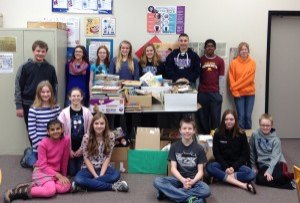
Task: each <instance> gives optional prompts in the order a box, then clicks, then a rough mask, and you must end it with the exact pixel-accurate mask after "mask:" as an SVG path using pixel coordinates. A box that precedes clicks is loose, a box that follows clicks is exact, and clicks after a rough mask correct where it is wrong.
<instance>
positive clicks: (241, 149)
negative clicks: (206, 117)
mask: <svg viewBox="0 0 300 203" xmlns="http://www.w3.org/2000/svg"><path fill="white" fill-rule="evenodd" d="M213 154H214V157H215V159H216V161H215V162H212V163H209V164H207V166H206V170H207V172H208V173H209V175H211V176H213V177H214V178H217V179H218V180H221V181H224V182H227V183H230V184H232V185H235V186H237V187H240V188H242V189H245V190H248V191H249V192H251V193H253V194H256V190H255V188H254V185H253V184H252V183H251V181H252V180H253V179H254V178H255V173H254V172H253V171H252V170H251V168H249V167H247V166H246V163H247V161H248V160H249V156H250V149H249V145H248V141H247V137H246V134H245V132H244V131H243V130H241V129H240V128H239V126H238V121H237V114H236V112H235V111H233V110H230V109H228V110H226V111H225V112H224V114H223V116H222V121H221V125H220V127H219V128H218V129H217V130H216V132H215V134H214V137H213Z"/></svg>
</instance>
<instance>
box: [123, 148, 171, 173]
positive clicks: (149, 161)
mask: <svg viewBox="0 0 300 203" xmlns="http://www.w3.org/2000/svg"><path fill="white" fill-rule="evenodd" d="M167 158H168V152H167V151H158V150H129V151H128V173H142V174H159V175H166V174H167V165H168V163H167V162H168V161H167Z"/></svg>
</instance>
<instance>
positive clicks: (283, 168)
mask: <svg viewBox="0 0 300 203" xmlns="http://www.w3.org/2000/svg"><path fill="white" fill-rule="evenodd" d="M267 169H268V166H263V167H261V168H259V169H258V174H257V175H256V184H257V185H265V186H269V187H275V188H281V189H290V190H292V189H294V188H293V186H292V184H291V180H292V177H291V174H290V173H288V170H287V165H286V163H284V162H278V163H277V164H276V166H275V167H274V170H273V173H272V176H273V180H272V181H268V180H267V178H266V177H265V176H264V174H265V172H266V170H267Z"/></svg>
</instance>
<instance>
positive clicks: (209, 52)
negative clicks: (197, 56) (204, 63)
mask: <svg viewBox="0 0 300 203" xmlns="http://www.w3.org/2000/svg"><path fill="white" fill-rule="evenodd" d="M215 50H216V47H215V46H214V44H213V43H208V44H207V45H206V46H205V54H206V55H207V56H214V54H215Z"/></svg>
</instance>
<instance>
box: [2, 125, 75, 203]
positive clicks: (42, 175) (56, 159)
mask: <svg viewBox="0 0 300 203" xmlns="http://www.w3.org/2000/svg"><path fill="white" fill-rule="evenodd" d="M47 132H48V135H47V137H45V138H44V139H43V140H42V141H41V142H40V144H39V147H38V160H37V162H36V164H35V167H34V170H33V173H32V182H30V183H24V184H19V185H18V186H16V188H14V189H10V190H7V191H6V193H5V195H4V202H5V203H9V202H11V201H13V200H15V199H29V198H35V197H52V196H54V195H55V194H56V193H67V192H69V191H70V188H71V184H70V182H69V179H68V178H67V177H66V174H67V166H68V160H69V155H70V138H69V137H70V136H63V126H62V123H61V122H60V121H59V120H57V119H55V120H51V121H49V122H48V124H47Z"/></svg>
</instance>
